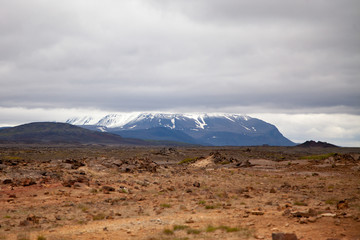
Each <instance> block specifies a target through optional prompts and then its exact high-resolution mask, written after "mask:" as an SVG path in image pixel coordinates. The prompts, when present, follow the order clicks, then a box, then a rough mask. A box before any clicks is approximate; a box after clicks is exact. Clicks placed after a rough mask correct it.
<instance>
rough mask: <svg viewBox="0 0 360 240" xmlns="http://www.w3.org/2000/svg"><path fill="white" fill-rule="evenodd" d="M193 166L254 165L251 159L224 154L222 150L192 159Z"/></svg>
mask: <svg viewBox="0 0 360 240" xmlns="http://www.w3.org/2000/svg"><path fill="white" fill-rule="evenodd" d="M190 166H192V167H197V168H204V167H215V166H227V167H252V166H253V165H252V164H251V163H250V162H249V160H238V159H236V158H233V157H230V158H227V157H226V156H224V155H222V154H221V153H220V152H218V151H216V152H211V153H210V154H209V156H207V157H199V158H197V159H195V160H194V161H192V163H191V164H190Z"/></svg>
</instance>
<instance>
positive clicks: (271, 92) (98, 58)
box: [0, 0, 360, 147]
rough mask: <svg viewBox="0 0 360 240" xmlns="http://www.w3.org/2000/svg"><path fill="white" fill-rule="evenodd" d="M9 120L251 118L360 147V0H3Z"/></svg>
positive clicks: (4, 102)
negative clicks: (160, 115) (154, 115)
mask: <svg viewBox="0 0 360 240" xmlns="http://www.w3.org/2000/svg"><path fill="white" fill-rule="evenodd" d="M0 6H1V7H0V126H13V125H17V124H21V123H26V122H31V121H65V120H66V119H68V118H70V117H74V116H77V115H94V114H98V115H99V114H107V113H116V112H134V111H137V112H139V111H143V112H156V111H158V112H177V113H182V112H186V113H189V112H202V113H206V112H208V113H210V112H224V113H242V114H247V115H249V116H252V117H257V118H260V119H262V120H264V121H267V122H270V123H272V124H274V125H276V126H277V127H278V128H279V130H280V131H281V132H282V133H283V134H284V135H285V136H286V137H288V138H289V139H291V140H292V141H295V142H303V141H306V140H310V139H312V140H317V141H327V142H331V143H334V144H337V145H340V146H357V147H360V11H359V9H360V2H359V1H358V0H332V1H325V0H313V1H304V0H293V1H288V0H272V1H268V0H253V1H244V0H191V1H190V0H183V1H180V0H179V1H167V0H131V1H117V0H102V1H95V0H75V1H74V0H71V1H70V0H63V1H51V0H27V1H23V0H11V1H9V0H0Z"/></svg>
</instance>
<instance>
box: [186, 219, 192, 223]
mask: <svg viewBox="0 0 360 240" xmlns="http://www.w3.org/2000/svg"><path fill="white" fill-rule="evenodd" d="M185 223H194V220H193V219H192V218H189V219H187V220H186V221H185Z"/></svg>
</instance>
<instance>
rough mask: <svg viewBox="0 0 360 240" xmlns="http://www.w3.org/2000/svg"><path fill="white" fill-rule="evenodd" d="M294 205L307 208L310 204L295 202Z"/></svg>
mask: <svg viewBox="0 0 360 240" xmlns="http://www.w3.org/2000/svg"><path fill="white" fill-rule="evenodd" d="M294 205H295V206H307V205H308V204H307V203H304V202H299V201H295V202H294Z"/></svg>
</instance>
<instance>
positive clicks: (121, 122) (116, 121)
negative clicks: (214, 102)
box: [66, 112, 256, 131]
mask: <svg viewBox="0 0 360 240" xmlns="http://www.w3.org/2000/svg"><path fill="white" fill-rule="evenodd" d="M214 117H215V118H225V119H227V120H228V121H231V122H236V120H242V121H248V120H249V119H251V117H249V116H247V115H242V114H228V113H226V114H222V113H199V114H194V113H185V114H174V113H139V112H134V113H116V114H108V115H106V116H104V117H97V118H96V117H93V116H85V117H74V118H71V119H69V120H67V121H66V122H67V123H70V124H73V125H96V126H101V127H107V128H122V127H124V126H125V125H127V124H132V123H133V124H134V125H135V124H136V123H137V122H139V121H141V120H143V119H154V118H156V119H166V120H170V122H171V125H169V124H166V125H164V127H168V128H171V129H175V127H176V120H193V121H195V124H196V128H197V129H204V128H205V127H206V126H207V123H206V120H207V119H209V118H214ZM159 121H160V120H159ZM160 125H161V122H160ZM243 127H244V128H246V127H245V126H243ZM246 129H247V130H250V129H248V128H246ZM194 130H195V129H194ZM253 131H256V130H255V129H254V128H253Z"/></svg>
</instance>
